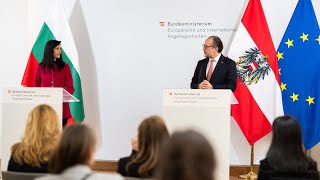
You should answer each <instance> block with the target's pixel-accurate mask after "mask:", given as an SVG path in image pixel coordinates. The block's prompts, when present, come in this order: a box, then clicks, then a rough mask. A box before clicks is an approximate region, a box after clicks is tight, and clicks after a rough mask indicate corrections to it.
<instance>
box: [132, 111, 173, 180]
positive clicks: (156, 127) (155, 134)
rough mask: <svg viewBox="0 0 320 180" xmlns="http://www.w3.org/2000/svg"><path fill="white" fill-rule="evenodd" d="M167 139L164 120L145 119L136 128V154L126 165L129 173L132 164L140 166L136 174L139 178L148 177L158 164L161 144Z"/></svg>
mask: <svg viewBox="0 0 320 180" xmlns="http://www.w3.org/2000/svg"><path fill="white" fill-rule="evenodd" d="M168 137H169V132H168V129H167V126H166V124H165V123H164V120H163V119H162V118H161V117H160V116H150V117H147V118H145V119H144V120H143V121H142V122H141V124H140V126H139V128H138V148H139V150H138V152H137V154H136V156H135V157H134V158H133V159H132V160H131V161H130V162H129V163H128V164H127V166H126V170H127V171H129V167H130V165H132V164H133V163H137V164H140V167H139V169H138V173H139V175H140V177H150V176H151V175H152V174H150V173H151V172H152V171H153V170H154V169H155V167H156V165H157V164H158V160H159V157H158V155H159V150H160V146H161V144H162V142H163V141H164V140H166V139H167V138H168Z"/></svg>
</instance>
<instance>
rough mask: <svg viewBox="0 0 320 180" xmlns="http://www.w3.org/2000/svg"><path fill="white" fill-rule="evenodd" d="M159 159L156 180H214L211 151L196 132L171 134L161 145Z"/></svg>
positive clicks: (213, 159)
mask: <svg viewBox="0 0 320 180" xmlns="http://www.w3.org/2000/svg"><path fill="white" fill-rule="evenodd" d="M159 158H160V159H159V164H158V167H157V169H156V170H157V171H156V179H157V180H214V174H213V173H214V169H215V157H214V152H213V149H212V147H211V145H210V143H209V142H208V140H207V139H206V138H205V137H204V136H202V135H201V134H200V133H198V132H196V131H193V130H186V131H180V132H175V133H173V134H172V136H171V138H170V139H169V141H167V142H165V143H164V144H163V146H162V149H161V153H160V157H159Z"/></svg>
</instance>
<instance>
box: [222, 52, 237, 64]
mask: <svg viewBox="0 0 320 180" xmlns="http://www.w3.org/2000/svg"><path fill="white" fill-rule="evenodd" d="M221 57H222V58H223V61H225V62H227V63H235V61H234V60H232V59H230V58H229V57H227V56H224V55H222V54H221Z"/></svg>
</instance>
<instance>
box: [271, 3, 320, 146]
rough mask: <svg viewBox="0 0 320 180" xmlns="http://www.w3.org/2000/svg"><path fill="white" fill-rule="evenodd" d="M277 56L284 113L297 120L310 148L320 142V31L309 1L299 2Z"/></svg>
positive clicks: (304, 141)
mask: <svg viewBox="0 0 320 180" xmlns="http://www.w3.org/2000/svg"><path fill="white" fill-rule="evenodd" d="M277 57H278V62H279V74H280V81H281V84H280V87H281V90H282V99H283V108H284V113H285V114H291V115H293V116H295V117H296V118H297V120H298V121H299V123H300V125H301V128H302V136H303V144H304V146H305V148H306V149H310V148H312V147H313V146H314V145H316V144H317V143H318V142H319V141H320V30H319V25H318V22H317V19H316V15H315V13H314V9H313V6H312V2H311V0H299V2H298V4H297V6H296V8H295V10H294V13H293V15H292V17H291V20H290V23H289V25H288V27H287V29H286V32H285V34H284V36H283V37H282V40H281V43H280V45H279V48H278V52H277Z"/></svg>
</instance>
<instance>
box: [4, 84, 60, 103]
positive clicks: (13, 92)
mask: <svg viewBox="0 0 320 180" xmlns="http://www.w3.org/2000/svg"><path fill="white" fill-rule="evenodd" d="M59 89H61V88H34V87H30V88H25V87H23V88H22V87H13V88H3V97H2V103H7V104H39V103H41V104H59V103H61V102H62V90H59Z"/></svg>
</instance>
